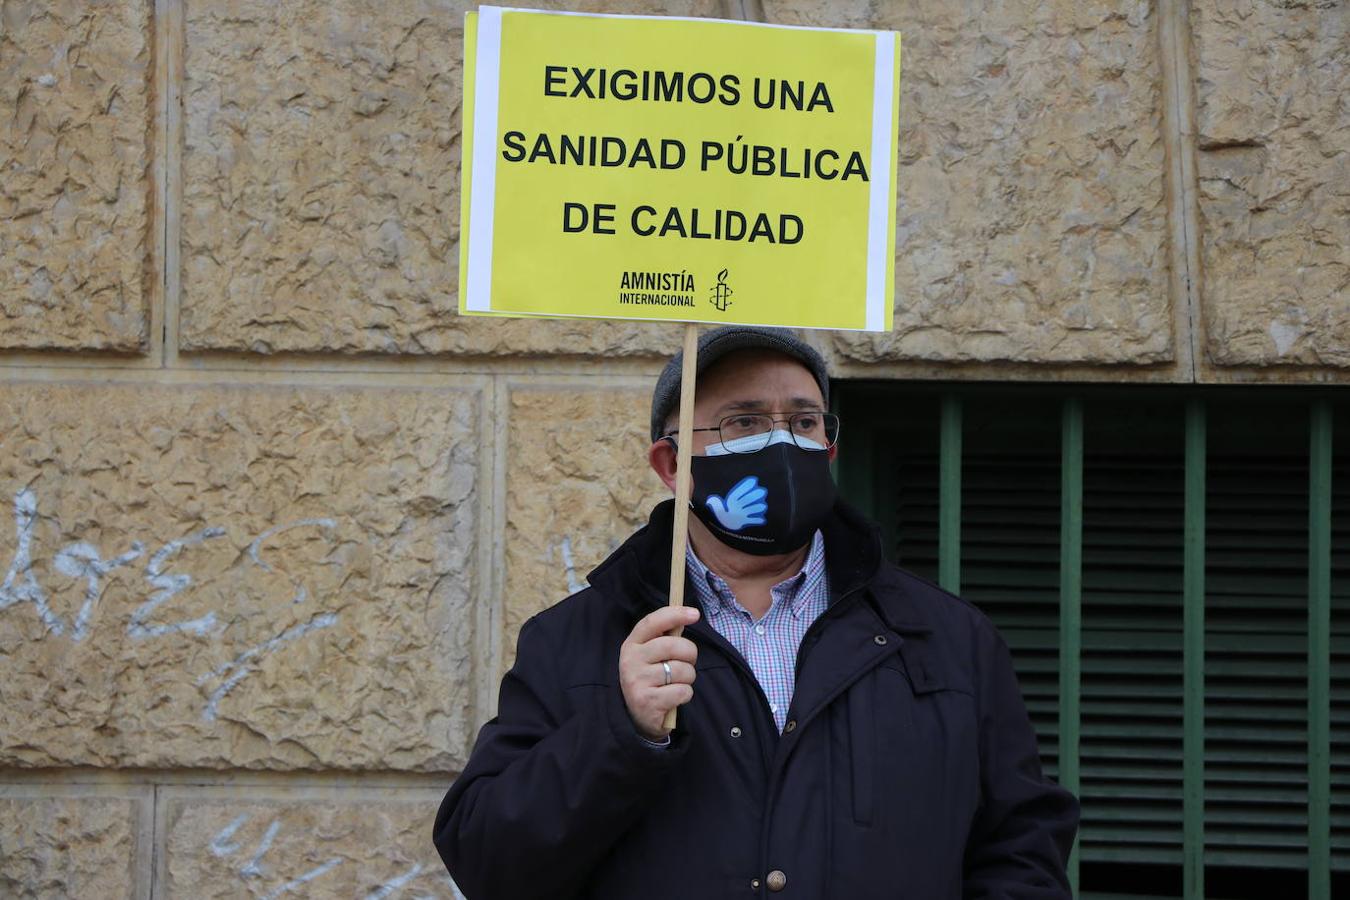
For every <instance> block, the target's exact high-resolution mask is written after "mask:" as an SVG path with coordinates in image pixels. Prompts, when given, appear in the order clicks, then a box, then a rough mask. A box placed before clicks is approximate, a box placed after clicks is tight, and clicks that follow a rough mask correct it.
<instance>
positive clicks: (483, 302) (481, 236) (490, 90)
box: [464, 6, 502, 312]
mask: <svg viewBox="0 0 1350 900" xmlns="http://www.w3.org/2000/svg"><path fill="white" fill-rule="evenodd" d="M501 54H502V11H501V10H500V9H498V8H497V7H495V6H484V7H482V8H481V9H479V10H478V50H477V54H476V69H475V72H474V84H473V172H472V177H473V182H472V183H471V184H470V186H469V190H470V193H471V196H470V197H469V254H468V256H469V271H468V272H467V273H465V279H466V286H465V291H464V305H465V307H466V308H468V309H470V310H472V311H474V312H492V232H493V214H494V212H493V209H494V206H495V205H496V201H497V104H498V93H499V92H498V86H499V83H500V81H501V79H500V75H501Z"/></svg>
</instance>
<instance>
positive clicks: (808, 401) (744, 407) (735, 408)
mask: <svg viewBox="0 0 1350 900" xmlns="http://www.w3.org/2000/svg"><path fill="white" fill-rule="evenodd" d="M788 408H789V409H793V410H806V411H809V412H824V410H825V406H824V404H822V403H821V402H820V401H819V400H816V399H814V398H812V397H793V398H792V399H791V400H789V401H788ZM767 409H769V404H768V403H766V402H765V401H763V400H732V401H730V402H728V403H723V404H722V405H721V406H720V407H718V409H717V415H719V416H725V415H727V414H729V413H733V412H739V411H745V412H763V411H765V410H767Z"/></svg>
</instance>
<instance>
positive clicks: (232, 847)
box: [209, 813, 464, 900]
mask: <svg viewBox="0 0 1350 900" xmlns="http://www.w3.org/2000/svg"><path fill="white" fill-rule="evenodd" d="M248 820H249V816H248V814H247V813H244V814H242V815H239V816H236V817H235V818H234V819H233V820H231V822H230V823H229V824H228V825H226V826H225V827H224V828H222V829H221V830H220V831H219V832H218V833H217V834H216V836H215V837H214V838H212V840H211V843H210V845H209V848H210V850H211V853H212V854H213V855H214V856H217V857H221V858H223V857H227V856H234V855H236V854H238V853H239V851H240V849H241V848H242V845H241V844H240V843H238V842H235V841H234V836H235V834H236V833H237V832H238V831H239V829H240V828H242V827H243V826H244V825H245V824H247V823H248ZM280 831H281V819H273V820H272V821H271V822H270V823H269V824H268V826H267V830H266V831H264V832H263V835H262V837H261V838H259V839H258V845H257V846H256V847H255V848H254V849H253V852H252V854H251V855H250V856H249V858H248V859H247V860H246V861H244V862H243V863H242V864H240V865H239V866H238V868H236V869H235V873H236V874H237V875H238V876H239V878H240V879H241V880H243V881H248V880H249V879H255V878H266V877H267V871H266V869H265V868H264V866H263V857H264V856H266V855H267V853H268V851H270V850H271V849H272V843H273V841H275V840H276V837H277V834H278V833H279V832H280ZM344 861H345V860H343V858H342V857H340V856H334V857H331V858H329V859H327V860H325V861H324V862H322V863H320V864H319V865H317V866H315V867H314V868H312V869H310V870H309V871H307V872H303V873H301V874H300V875H297V876H296V877H294V878H291V879H289V880H288V881H284V882H282V883H281V884H279V885H277V886H276V887H274V888H272V889H271V890H270V891H268V892H267V893H266V894H264V895H263V900H276V898H278V897H281V896H282V895H284V894H288V893H291V892H293V891H295V890H297V889H298V888H300V887H303V886H304V885H306V884H308V883H309V882H311V881H313V880H314V879H316V878H319V877H320V876H322V875H325V874H327V873H328V872H329V871H331V870H332V869H334V868H336V867H337V866H339V865H341V864H342V863H343V862H344ZM420 874H422V864H421V863H414V864H413V865H412V867H411V868H409V869H407V870H406V871H404V872H402V873H401V874H399V875H395V876H394V877H393V878H390V879H389V880H388V881H386V882H384V883H383V884H381V885H379V886H378V887H377V888H375V890H373V891H370V892H369V893H366V894H363V895H362V898H363V900H394V898H397V897H398V896H399V895H400V894H401V893H402V892H403V889H404V888H405V887H406V886H407V885H408V884H409V883H410V882H412V881H413V879H415V878H416V877H417V876H418V875H420ZM442 877H443V878H444V880H445V884H446V885H447V886H448V887H449V889H450V896H451V897H453V898H454V900H464V895H463V894H462V893H461V892H460V890H459V886H458V885H456V884H455V882H454V879H452V878H451V877H450V876H449V875H444V876H442ZM415 900H432V898H430V897H425V896H420V897H418V898H415Z"/></svg>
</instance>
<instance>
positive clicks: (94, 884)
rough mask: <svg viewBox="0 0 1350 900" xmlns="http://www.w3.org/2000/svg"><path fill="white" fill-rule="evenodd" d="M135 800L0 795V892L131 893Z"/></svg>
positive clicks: (110, 897) (17, 896) (111, 898)
mask: <svg viewBox="0 0 1350 900" xmlns="http://www.w3.org/2000/svg"><path fill="white" fill-rule="evenodd" d="M136 819H137V815H136V801H134V800H131V799H112V798H100V797H49V798H14V797H0V896H3V897H7V898H10V900H27V898H34V900H37V898H47V897H98V898H107V900H116V898H119V897H122V898H130V897H133V896H135V872H134V865H135V861H136V840H137V837H136V835H137V831H136Z"/></svg>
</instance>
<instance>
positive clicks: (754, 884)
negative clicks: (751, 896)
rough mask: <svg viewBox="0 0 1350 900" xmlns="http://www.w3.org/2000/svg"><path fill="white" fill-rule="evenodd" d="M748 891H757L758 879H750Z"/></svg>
mask: <svg viewBox="0 0 1350 900" xmlns="http://www.w3.org/2000/svg"><path fill="white" fill-rule="evenodd" d="M750 890H752V891H757V890H759V879H758V878H751V879H750Z"/></svg>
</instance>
